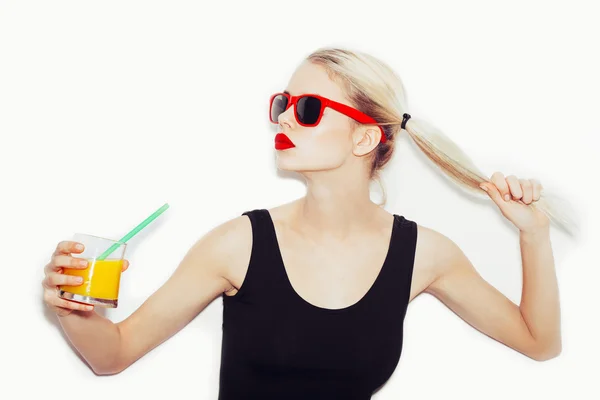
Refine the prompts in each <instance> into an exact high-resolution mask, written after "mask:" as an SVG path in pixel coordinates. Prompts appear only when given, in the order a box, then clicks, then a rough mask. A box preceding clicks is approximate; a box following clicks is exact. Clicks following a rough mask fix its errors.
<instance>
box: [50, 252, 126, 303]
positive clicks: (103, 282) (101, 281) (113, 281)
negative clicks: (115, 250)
mask: <svg viewBox="0 0 600 400" xmlns="http://www.w3.org/2000/svg"><path fill="white" fill-rule="evenodd" d="M122 268H123V260H122V259H120V260H88V266H87V268H84V269H78V268H64V271H63V272H64V273H65V274H68V275H74V276H81V277H82V278H83V283H82V284H81V285H77V286H70V285H61V286H59V289H60V296H61V297H63V298H66V299H68V300H74V301H78V302H81V303H87V304H95V305H101V306H105V307H117V300H118V298H119V284H120V281H121V270H122Z"/></svg>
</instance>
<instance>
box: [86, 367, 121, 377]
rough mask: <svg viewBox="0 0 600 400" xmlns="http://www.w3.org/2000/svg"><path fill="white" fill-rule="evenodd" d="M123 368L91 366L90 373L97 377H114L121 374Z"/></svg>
mask: <svg viewBox="0 0 600 400" xmlns="http://www.w3.org/2000/svg"><path fill="white" fill-rule="evenodd" d="M123 370H124V368H117V367H114V366H92V371H93V372H94V374H96V375H97V376H105V375H116V374H119V373H121V372H123Z"/></svg>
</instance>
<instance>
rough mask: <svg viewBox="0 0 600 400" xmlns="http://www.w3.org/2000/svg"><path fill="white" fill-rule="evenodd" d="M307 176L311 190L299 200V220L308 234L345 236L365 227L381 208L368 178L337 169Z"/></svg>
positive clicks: (297, 216) (296, 216)
mask: <svg viewBox="0 0 600 400" xmlns="http://www.w3.org/2000/svg"><path fill="white" fill-rule="evenodd" d="M304 176H305V177H306V182H307V193H306V196H305V197H303V198H301V199H300V200H299V201H298V203H297V208H296V212H295V214H296V215H295V219H296V224H297V226H301V227H302V228H301V229H302V230H303V231H306V232H307V233H311V234H313V235H319V234H321V232H326V235H327V236H329V237H334V238H336V239H343V238H345V237H347V236H349V235H350V234H353V233H355V232H356V231H357V230H360V229H364V227H365V226H366V225H367V224H368V223H370V222H372V220H373V213H375V212H377V211H379V209H380V207H379V206H377V204H375V203H373V201H372V200H371V199H370V193H369V184H370V182H369V180H368V179H363V178H357V177H356V175H354V176H352V177H350V176H349V174H345V176H344V175H343V174H339V173H336V171H327V172H323V171H320V172H318V173H315V174H314V175H312V174H305V175H304Z"/></svg>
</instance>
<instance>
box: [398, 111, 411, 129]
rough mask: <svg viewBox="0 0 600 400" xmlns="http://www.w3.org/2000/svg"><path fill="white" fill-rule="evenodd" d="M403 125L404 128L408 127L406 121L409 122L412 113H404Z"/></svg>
mask: <svg viewBox="0 0 600 400" xmlns="http://www.w3.org/2000/svg"><path fill="white" fill-rule="evenodd" d="M402 117H403V118H402V125H400V127H401V128H402V129H406V128H405V127H406V122H408V120H409V119H410V114H407V113H404V115H403V116H402Z"/></svg>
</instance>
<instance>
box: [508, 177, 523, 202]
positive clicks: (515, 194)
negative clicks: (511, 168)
mask: <svg viewBox="0 0 600 400" xmlns="http://www.w3.org/2000/svg"><path fill="white" fill-rule="evenodd" d="M506 184H507V185H508V191H509V192H510V196H511V198H512V199H513V200H519V199H521V198H522V197H523V188H522V187H521V183H520V180H519V178H517V177H516V176H514V175H508V176H507V177H506ZM503 196H504V194H503ZM504 198H505V199H506V197H504Z"/></svg>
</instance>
